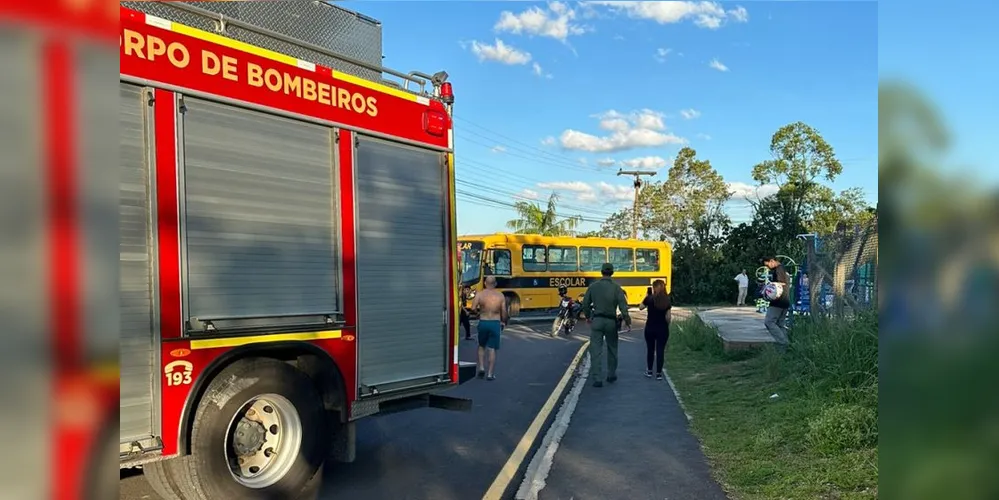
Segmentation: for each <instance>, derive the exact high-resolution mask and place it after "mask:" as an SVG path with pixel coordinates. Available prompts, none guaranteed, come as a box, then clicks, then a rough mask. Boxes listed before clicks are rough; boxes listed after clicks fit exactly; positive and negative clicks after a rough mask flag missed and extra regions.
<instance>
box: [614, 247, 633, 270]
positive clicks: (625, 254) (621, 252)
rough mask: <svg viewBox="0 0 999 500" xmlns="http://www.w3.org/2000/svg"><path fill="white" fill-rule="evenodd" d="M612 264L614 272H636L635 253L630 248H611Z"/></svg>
mask: <svg viewBox="0 0 999 500" xmlns="http://www.w3.org/2000/svg"><path fill="white" fill-rule="evenodd" d="M609 255H610V263H611V264H614V272H618V271H621V272H628V271H634V270H635V253H634V251H633V250H632V249H630V248H611V249H610V254H609Z"/></svg>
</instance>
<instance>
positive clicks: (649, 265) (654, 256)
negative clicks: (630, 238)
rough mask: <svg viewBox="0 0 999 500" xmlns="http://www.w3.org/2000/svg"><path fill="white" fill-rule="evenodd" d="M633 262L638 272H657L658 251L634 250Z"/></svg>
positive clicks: (647, 249) (648, 249) (650, 249)
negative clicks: (634, 261) (636, 264)
mask: <svg viewBox="0 0 999 500" xmlns="http://www.w3.org/2000/svg"><path fill="white" fill-rule="evenodd" d="M635 260H636V261H637V262H638V270H639V271H648V272H656V271H659V250H658V249H655V248H639V249H637V250H635Z"/></svg>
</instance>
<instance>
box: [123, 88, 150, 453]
mask: <svg viewBox="0 0 999 500" xmlns="http://www.w3.org/2000/svg"><path fill="white" fill-rule="evenodd" d="M146 103H147V99H146V98H145V97H144V96H143V91H142V89H141V88H140V87H137V86H135V85H130V84H127V83H122V84H120V91H119V102H118V110H119V111H118V114H119V122H118V123H119V126H118V129H119V130H120V132H119V135H120V138H121V139H120V140H121V143H120V144H121V146H120V148H121V149H120V152H119V155H120V158H121V159H120V164H119V176H120V177H119V181H118V186H119V198H118V199H119V202H118V216H119V222H118V224H119V225H118V228H119V235H118V243H119V247H120V253H119V255H120V256H119V266H120V267H119V273H120V274H119V279H120V284H119V287H120V290H121V292H120V293H121V306H120V307H121V310H120V312H121V316H120V321H121V351H120V352H121V406H120V410H121V415H120V426H121V427H120V439H121V442H132V441H140V440H143V439H146V438H149V437H150V435H151V434H152V432H153V422H152V416H153V381H154V380H156V379H157V378H158V374H156V373H154V372H153V362H154V360H155V359H156V356H155V355H154V350H153V349H154V347H155V343H154V340H155V336H154V334H155V331H154V329H153V296H152V290H153V281H152V279H153V278H152V276H153V269H152V265H153V259H152V258H151V255H152V250H153V249H152V245H151V244H152V242H153V240H152V228H151V227H150V226H151V224H150V220H151V219H150V213H151V212H150V207H151V200H150V196H149V187H150V186H151V184H150V174H151V169H150V165H149V162H147V160H146V141H147V140H148V139H149V137H148V136H147V135H146V124H145V121H146V120H147V119H149V120H151V119H152V107H149V106H147V104H146Z"/></svg>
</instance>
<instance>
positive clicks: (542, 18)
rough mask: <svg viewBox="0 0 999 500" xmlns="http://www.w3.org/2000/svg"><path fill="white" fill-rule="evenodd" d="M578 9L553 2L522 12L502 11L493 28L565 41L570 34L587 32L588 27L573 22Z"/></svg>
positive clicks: (499, 30)
mask: <svg viewBox="0 0 999 500" xmlns="http://www.w3.org/2000/svg"><path fill="white" fill-rule="evenodd" d="M574 19H576V11H574V10H573V9H571V8H569V6H568V5H567V4H565V3H562V2H551V3H549V4H548V9H542V8H540V7H537V6H534V7H531V8H529V9H527V10H525V11H523V12H521V13H520V14H514V13H513V12H510V11H503V12H502V13H500V18H499V21H496V25H495V26H493V29H494V30H496V31H498V32H507V33H514V34H517V35H529V36H542V37H547V38H554V39H555V40H558V41H560V42H565V41H566V39H567V38H569V37H570V36H578V35H582V34H583V33H586V32H587V28H586V27H585V26H583V25H581V24H577V23H575V22H573V20H574Z"/></svg>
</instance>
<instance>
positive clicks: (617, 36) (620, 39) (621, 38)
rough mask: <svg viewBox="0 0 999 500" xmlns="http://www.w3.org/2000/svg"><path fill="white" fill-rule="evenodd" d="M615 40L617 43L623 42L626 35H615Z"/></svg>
mask: <svg viewBox="0 0 999 500" xmlns="http://www.w3.org/2000/svg"><path fill="white" fill-rule="evenodd" d="M614 39H615V40H617V41H619V42H623V41H624V35H614Z"/></svg>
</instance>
